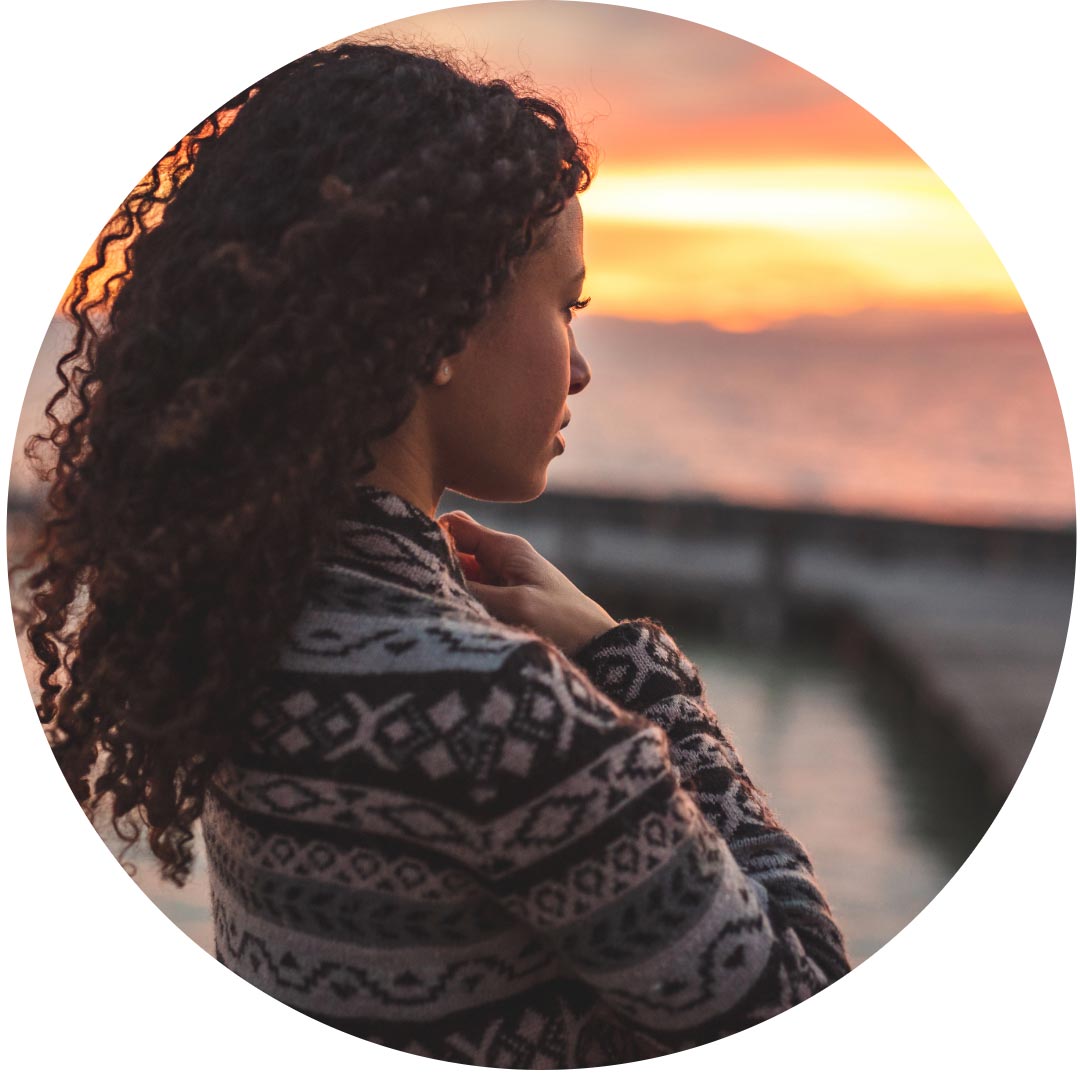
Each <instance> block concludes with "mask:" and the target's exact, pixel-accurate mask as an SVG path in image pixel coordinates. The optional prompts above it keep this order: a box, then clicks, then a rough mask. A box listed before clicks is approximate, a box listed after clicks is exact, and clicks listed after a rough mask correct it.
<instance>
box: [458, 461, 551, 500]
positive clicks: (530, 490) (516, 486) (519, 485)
mask: <svg viewBox="0 0 1080 1080" xmlns="http://www.w3.org/2000/svg"><path fill="white" fill-rule="evenodd" d="M547 481H548V476H547V466H546V465H545V466H543V467H542V468H541V469H540V470H539V471H538V472H536V473H534V474H533V475H531V476H527V475H522V474H519V475H516V476H500V477H490V478H485V479H484V480H479V479H477V480H474V481H473V482H471V483H468V484H461V485H457V484H452V485H451V487H452V488H453V490H454V491H457V492H460V493H461V494H462V495H467V496H468V497H469V498H470V499H478V500H480V501H481V502H509V503H523V502H532V500H533V499H538V498H539V497H540V496H541V495H543V493H544V491H545V489H546V488H547Z"/></svg>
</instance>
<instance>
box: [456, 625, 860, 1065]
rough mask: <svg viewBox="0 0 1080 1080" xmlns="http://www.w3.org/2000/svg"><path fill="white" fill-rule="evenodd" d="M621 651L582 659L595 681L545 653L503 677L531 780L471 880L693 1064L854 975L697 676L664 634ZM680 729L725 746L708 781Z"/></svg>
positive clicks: (511, 792)
mask: <svg viewBox="0 0 1080 1080" xmlns="http://www.w3.org/2000/svg"><path fill="white" fill-rule="evenodd" d="M616 630H618V631H619V632H618V633H617V634H616V632H615V631H616ZM609 634H610V637H609V639H608V640H606V641H600V640H597V641H594V642H591V643H590V644H589V646H587V647H586V649H585V650H583V652H582V653H581V654H579V656H578V661H579V663H582V664H583V665H584V668H582V667H579V666H578V664H576V663H572V662H570V661H568V660H567V659H566V658H565V657H564V656H563V655H562V654H561V653H560V652H559V651H558V650H557V649H555V648H554V647H553V646H551V645H550V644H549V643H547V642H544V641H542V640H536V641H531V642H528V643H526V644H524V645H522V646H519V647H518V648H517V649H515V651H514V653H513V654H512V655H511V657H510V658H509V660H508V661H507V662H506V663H505V664H504V665H503V668H502V670H501V671H500V673H499V678H498V680H497V683H498V687H497V696H499V697H500V698H501V699H505V700H513V701H515V702H516V703H517V707H516V709H515V712H514V725H515V727H516V729H517V730H518V731H521V732H525V731H527V732H528V733H529V746H530V749H529V755H530V767H529V769H528V776H527V777H521V778H519V782H517V783H515V784H513V785H510V786H508V788H507V790H504V791H502V792H500V796H499V798H498V799H497V802H498V803H499V804H500V813H499V815H498V817H497V818H496V819H494V820H490V819H489V821H488V823H487V827H486V828H485V829H484V830H483V833H482V837H483V839H482V842H481V843H480V844H478V845H477V846H476V848H475V854H474V856H473V858H472V861H473V865H472V869H473V870H474V872H476V873H477V874H478V875H479V876H480V877H481V878H482V879H483V880H484V882H485V884H486V886H487V888H488V889H489V890H490V891H491V892H492V893H493V894H494V895H495V896H496V897H497V898H498V899H499V900H500V901H501V902H502V904H503V905H504V906H506V907H507V908H508V909H509V910H511V911H512V912H513V913H514V914H515V915H516V916H518V917H519V918H521V919H523V920H525V921H526V922H527V923H529V924H530V925H532V926H533V927H534V928H535V929H536V930H537V931H538V932H539V933H541V934H542V936H543V937H544V938H545V939H546V941H547V942H548V943H549V944H550V946H551V948H552V949H553V950H554V951H555V953H556V954H557V955H558V956H559V957H560V960H561V962H562V963H563V964H564V966H565V967H566V968H567V969H568V970H569V971H571V972H572V973H573V974H574V975H575V976H576V977H578V978H579V979H581V980H583V981H585V982H586V983H588V984H589V985H590V986H591V987H592V988H593V989H594V990H595V991H596V992H597V993H598V994H599V995H600V996H601V997H602V998H603V999H604V1000H605V1001H606V1002H607V1004H608V1005H609V1006H610V1007H611V1008H612V1009H613V1010H614V1011H615V1012H616V1013H618V1014H619V1015H621V1016H622V1017H623V1018H624V1020H626V1021H629V1022H630V1023H631V1024H633V1026H634V1027H635V1028H636V1029H638V1030H641V1031H643V1032H644V1033H646V1034H648V1035H649V1036H650V1037H651V1038H653V1039H654V1040H656V1041H657V1042H659V1043H660V1044H662V1045H664V1046H667V1047H669V1048H670V1049H672V1050H681V1049H686V1048H689V1047H692V1046H698V1045H701V1044H702V1043H705V1042H709V1041H712V1040H714V1039H717V1038H720V1037H722V1036H724V1035H727V1034H730V1033H732V1032H735V1031H739V1030H741V1029H743V1028H745V1027H748V1026H750V1025H751V1024H755V1023H757V1022H759V1021H761V1020H764V1019H766V1018H768V1017H770V1016H773V1015H775V1014H777V1013H779V1012H782V1011H784V1010H785V1009H787V1008H789V1007H790V1006H792V1005H794V1004H796V1003H797V1002H799V1001H802V1000H804V999H805V998H807V997H810V996H811V995H812V994H814V993H816V992H817V991H818V990H820V989H821V988H823V987H824V986H826V985H827V984H828V983H830V982H832V981H834V980H835V979H837V978H839V977H840V975H842V974H843V973H844V972H846V971H847V970H849V964H848V961H847V957H846V955H845V953H844V946H843V942H842V939H841V936H840V933H839V931H838V930H837V928H836V926H835V924H834V923H833V921H832V918H831V915H830V912H829V908H828V905H827V903H826V902H825V900H824V898H823V897H822V895H821V892H820V891H819V889H818V887H817V885H816V884H815V881H814V877H813V871H812V869H811V867H810V863H809V860H808V859H807V858H806V855H805V853H804V852H803V850H802V848H801V847H800V846H799V845H798V843H797V842H796V841H795V840H794V839H793V838H792V837H790V836H789V835H788V834H787V833H785V832H784V831H783V829H781V828H780V827H779V825H778V824H777V823H776V822H775V820H774V819H773V818H772V816H771V814H769V812H768V810H767V808H766V807H765V805H764V803H763V801H762V800H761V799H760V797H759V796H758V794H757V793H756V790H755V789H754V788H753V787H752V785H751V784H750V782H749V780H748V779H747V778H746V777H745V773H743V772H741V771H740V770H741V767H740V766H738V763H737V759H736V758H735V756H734V752H733V751H732V750H730V745H729V744H727V743H726V740H722V738H721V737H720V736H718V735H717V734H716V733H715V730H716V725H715V718H714V717H712V714H711V712H710V711H709V710H708V707H707V706H706V705H705V702H704V700H703V698H702V697H701V694H700V683H697V689H696V693H692V692H691V691H692V689H693V687H694V684H695V681H696V673H694V674H693V675H691V672H692V670H693V669H692V665H690V664H689V661H687V660H686V659H685V657H683V656H682V654H681V653H680V652H679V650H678V649H677V648H675V646H674V643H673V642H671V639H670V638H668V637H667V636H666V634H664V633H663V632H662V631H661V630H660V628H659V627H658V626H656V624H652V623H647V622H646V623H645V624H642V623H641V622H640V621H638V622H637V623H633V624H620V627H616V628H615V630H612V631H611V632H609ZM605 636H607V635H605ZM660 646H662V647H663V648H662V649H661V648H660ZM642 648H645V649H646V651H649V655H650V656H651V657H652V659H653V661H655V662H656V665H657V670H653V671H645V670H644V669H643V668H642V667H641V664H640V659H641V657H640V655H639V654H637V653H635V649H637V650H640V649H642ZM664 650H666V652H665V651H664ZM617 653H621V655H622V656H623V657H624V663H625V664H626V665H629V666H635V664H636V670H637V675H636V676H635V675H634V674H633V673H631V672H630V671H629V670H628V669H627V670H622V668H621V667H620V664H618V663H616V662H615V658H616V654H617ZM617 669H618V670H617ZM588 671H591V672H594V673H595V679H596V681H595V682H594V681H593V679H592V678H590V677H587V674H586V672H588ZM639 676H640V677H639ZM663 679H666V680H667V682H664V681H663ZM605 683H606V684H607V685H608V686H609V687H610V688H611V689H612V690H613V691H615V693H614V696H613V695H612V694H610V693H605V692H603V690H602V689H601V685H598V684H605ZM620 698H621V699H622V700H620ZM624 702H625V704H624ZM631 705H636V706H638V707H637V708H632V707H630V706H631ZM653 714H655V719H654V716H653ZM691 714H693V717H694V718H693V719H692V715H691ZM675 716H677V717H679V718H681V719H680V720H679V723H680V724H698V725H699V730H698V731H697V732H696V733H695V734H694V736H693V737H694V738H699V739H700V738H704V737H705V736H708V737H709V739H712V740H715V745H714V743H713V742H710V741H708V740H706V741H705V743H704V744H703V745H705V746H707V747H708V754H702V755H701V756H700V761H701V762H704V761H706V760H707V761H708V762H709V764H708V765H700V764H699V758H698V754H699V751H698V750H695V749H693V748H692V746H691V745H688V744H686V743H685V740H684V739H683V729H682V728H680V727H678V726H677V725H676V723H675V721H674V720H673V719H672V718H673V717H675ZM665 724H667V725H668V726H670V727H671V730H672V731H673V732H676V736H675V737H676V738H678V739H679V742H678V743H674V744H673V741H672V736H671V735H669V733H668V730H667V728H666V727H665ZM709 725H713V728H712V729H710V728H709ZM689 737H690V735H689V734H687V738H689ZM676 747H677V748H678V752H679V753H680V754H681V755H682V756H683V759H684V761H685V762H686V765H687V767H686V769H685V775H684V774H683V773H682V772H680V769H679V768H678V766H677V765H676V763H675V760H674V756H673V751H674V750H675V749H676ZM538 778H542V781H540V780H539V779H538ZM736 807H737V808H738V811H737V812H736V810H735V808H736Z"/></svg>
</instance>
